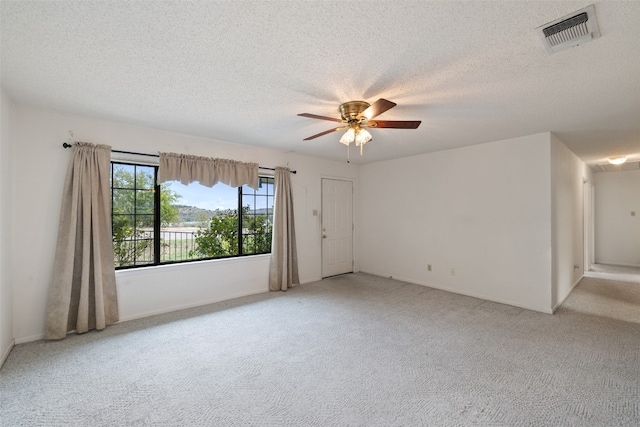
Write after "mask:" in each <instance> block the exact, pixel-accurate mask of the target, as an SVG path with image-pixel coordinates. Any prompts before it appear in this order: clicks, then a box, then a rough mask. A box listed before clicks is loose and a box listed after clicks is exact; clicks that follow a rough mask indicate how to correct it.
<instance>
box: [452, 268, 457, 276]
mask: <svg viewBox="0 0 640 427" xmlns="http://www.w3.org/2000/svg"><path fill="white" fill-rule="evenodd" d="M451 275H452V276H455V275H456V269H455V268H452V269H451Z"/></svg>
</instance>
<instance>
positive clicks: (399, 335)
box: [0, 274, 640, 426]
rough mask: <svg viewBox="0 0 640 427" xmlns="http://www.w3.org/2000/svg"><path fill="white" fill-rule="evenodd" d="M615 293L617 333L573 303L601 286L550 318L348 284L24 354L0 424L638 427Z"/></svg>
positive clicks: (626, 336)
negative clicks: (617, 314)
mask: <svg viewBox="0 0 640 427" xmlns="http://www.w3.org/2000/svg"><path fill="white" fill-rule="evenodd" d="M619 283H623V285H622V288H624V289H625V290H624V291H623V292H624V293H623V294H622V295H621V296H617V297H612V296H606V297H605V299H607V300H609V302H610V303H611V304H618V303H620V302H623V303H626V301H627V299H628V298H631V299H632V301H635V302H632V303H631V305H633V304H635V311H634V309H633V307H628V311H629V312H630V313H631V315H632V317H630V318H627V319H626V320H620V319H619V318H617V317H621V316H617V317H616V316H615V312H616V309H614V308H609V309H607V310H608V311H607V312H606V313H603V312H602V310H603V309H602V305H598V304H595V305H594V303H593V301H592V300H589V301H587V302H584V300H583V299H584V298H585V294H587V295H592V294H595V295H596V296H598V294H602V293H603V291H602V289H603V288H606V287H607V286H610V285H611V282H609V281H607V280H604V279H602V278H592V277H589V278H585V279H584V280H583V282H582V283H581V284H580V285H579V286H578V287H577V288H576V290H575V291H574V292H573V293H572V295H571V296H570V297H569V299H568V300H567V301H566V303H565V305H563V307H561V308H560V309H559V310H558V311H557V312H556V314H555V315H546V314H541V313H536V312H532V311H528V310H523V309H519V308H515V307H511V306H506V305H501V304H497V303H492V302H487V301H482V300H479V299H475V298H470V297H465V296H460V295H455V294H451V293H447V292H443V291H439V290H434V289H430V288H426V287H422V286H418V285H413V284H407V283H403V282H398V281H392V280H388V279H383V278H379V277H375V276H370V275H367V274H350V275H344V276H339V277H335V278H331V279H326V280H323V281H321V282H316V283H312V284H306V285H302V286H297V287H295V288H293V289H291V290H289V291H288V292H286V293H281V292H278V293H269V294H262V295H257V296H251V297H245V298H240V299H237V300H233V301H227V302H224V303H218V304H213V305H209V306H206V307H200V308H197V309H190V310H185V311H181V312H176V313H170V314H165V315H161V316H155V317H151V318H146V319H141V320H137V321H131V322H125V323H122V324H118V325H114V326H111V327H109V328H107V329H106V330H104V331H102V332H91V333H88V334H85V335H82V336H69V337H68V338H67V339H65V340H63V341H60V342H34V343H29V344H22V345H18V346H16V347H15V348H14V350H13V351H12V353H11V354H10V355H9V358H8V359H7V361H6V364H5V366H4V367H3V369H2V370H1V371H0V420H1V421H0V423H1V424H2V426H125V425H134V426H172V425H173V426H348V425H353V426H468V425H492V426H493V425H499V426H638V425H639V424H640V322H639V321H637V320H633V319H637V317H633V315H636V314H637V313H638V311H640V303H639V302H638V301H640V300H638V299H637V297H638V290H639V289H640V284H638V283H635V284H634V283H629V282H619ZM625 284H627V285H630V286H628V287H625V286H626V285H625ZM615 286H618V285H615ZM627 292H628V293H627ZM633 298H636V299H633ZM587 299H588V298H587ZM590 306H591V308H593V307H595V306H598V307H599V308H598V309H597V310H596V309H594V310H595V311H591V312H590V311H589V307H590ZM610 307H611V306H610ZM625 307H627V306H626V305H625ZM624 310H627V308H625V309H624ZM610 312H613V313H614V315H609V314H611V313H610Z"/></svg>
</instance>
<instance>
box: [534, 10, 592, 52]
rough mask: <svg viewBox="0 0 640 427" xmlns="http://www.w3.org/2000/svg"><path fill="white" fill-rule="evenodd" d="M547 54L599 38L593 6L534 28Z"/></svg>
mask: <svg viewBox="0 0 640 427" xmlns="http://www.w3.org/2000/svg"><path fill="white" fill-rule="evenodd" d="M536 31H537V32H538V34H539V35H540V38H542V41H543V43H544V46H545V48H546V49H547V52H549V53H555V52H559V51H561V50H564V49H569V48H570V47H575V46H578V45H580V44H583V43H586V42H588V41H591V40H593V39H596V38H598V37H600V28H598V20H597V19H596V10H595V8H594V6H593V5H590V6H587V7H585V8H584V9H581V10H578V11H577V12H574V13H571V14H569V15H566V16H563V17H562V18H559V19H556V20H555V21H551V22H549V23H547V24H544V25H543V26H541V27H538V28H536Z"/></svg>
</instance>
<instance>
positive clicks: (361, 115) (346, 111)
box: [298, 98, 421, 155]
mask: <svg viewBox="0 0 640 427" xmlns="http://www.w3.org/2000/svg"><path fill="white" fill-rule="evenodd" d="M396 105H397V104H396V103H395V102H391V101H388V100H386V99H383V98H380V99H378V100H377V101H376V102H374V103H373V104H369V103H368V102H365V101H349V102H345V103H344V104H340V107H338V111H339V112H340V115H341V116H342V117H341V118H339V119H337V118H334V117H327V116H319V115H317V114H309V113H300V114H298V115H299V116H302V117H309V118H311V119H320V120H330V121H332V122H338V123H341V126H338V127H336V128H333V129H329V130H326V131H324V132H320V133H317V134H315V135H312V136H310V137H308V138H305V139H304V141H308V140H310V139H314V138H318V137H319V136H323V135H326V134H329V133H331V132H335V131H338V130H343V129H347V131H346V132H345V133H344V135H343V136H342V138H340V142H341V143H343V144H345V145H346V146H347V147H349V145H350V144H351V143H352V142H355V145H356V146H358V147H360V155H362V147H363V146H364V144H366V143H367V142H369V141H371V140H372V139H373V137H372V136H371V134H370V133H369V132H368V131H367V129H366V128H374V127H377V128H390V129H417V128H418V126H420V123H421V121H420V120H373V119H374V118H375V117H377V116H378V115H380V114H382V113H384V112H385V111H387V110H390V109H391V108H393V107H395V106H396Z"/></svg>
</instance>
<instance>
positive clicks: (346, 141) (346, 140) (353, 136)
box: [340, 128, 356, 145]
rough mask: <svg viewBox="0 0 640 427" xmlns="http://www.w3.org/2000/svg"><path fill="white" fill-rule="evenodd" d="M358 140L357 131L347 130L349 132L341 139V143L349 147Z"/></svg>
mask: <svg viewBox="0 0 640 427" xmlns="http://www.w3.org/2000/svg"><path fill="white" fill-rule="evenodd" d="M355 139H356V131H355V130H353V128H349V129H347V131H346V132H345V133H344V134H343V135H342V138H340V142H341V143H343V144H344V145H349V144H351V143H352V142H353V141H355Z"/></svg>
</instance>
